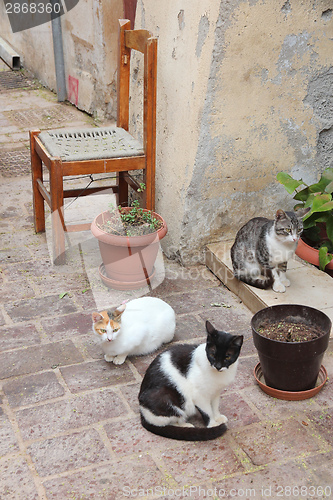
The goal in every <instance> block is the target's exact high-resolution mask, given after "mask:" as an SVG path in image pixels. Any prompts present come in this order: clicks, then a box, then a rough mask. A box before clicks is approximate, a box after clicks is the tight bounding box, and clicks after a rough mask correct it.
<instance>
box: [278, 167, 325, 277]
mask: <svg viewBox="0 0 333 500" xmlns="http://www.w3.org/2000/svg"><path fill="white" fill-rule="evenodd" d="M276 178H277V180H278V181H279V182H280V183H281V184H282V185H283V186H284V187H285V189H286V190H287V192H288V193H289V194H293V199H294V200H296V201H297V202H298V203H297V204H296V205H295V207H294V208H295V210H297V209H298V208H301V207H303V208H310V210H309V212H308V213H307V214H306V215H305V216H304V218H303V225H304V231H303V235H304V236H305V238H306V240H309V242H310V243H311V244H312V246H314V247H316V248H318V250H319V267H320V269H321V270H324V269H325V267H326V266H327V264H329V263H330V262H331V260H332V258H333V255H332V252H333V199H332V193H333V168H331V167H329V168H326V170H324V172H323V173H322V174H321V177H320V179H319V181H318V182H316V183H314V184H310V185H308V184H307V183H306V182H304V181H303V180H302V179H300V180H297V179H294V178H293V177H291V175H289V174H287V173H286V172H279V173H278V175H277V177H276ZM322 228H324V229H325V230H324V236H323V235H322V233H323V231H322Z"/></svg>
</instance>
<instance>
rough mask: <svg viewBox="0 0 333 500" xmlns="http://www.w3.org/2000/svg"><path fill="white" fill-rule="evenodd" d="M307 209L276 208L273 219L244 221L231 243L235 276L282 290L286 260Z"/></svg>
mask: <svg viewBox="0 0 333 500" xmlns="http://www.w3.org/2000/svg"><path fill="white" fill-rule="evenodd" d="M308 210H309V209H308V208H307V209H302V210H298V211H297V212H284V211H283V210H278V211H277V212H276V215H275V219H274V220H270V219H266V218H265V217H255V218H254V219H251V220H250V221H249V222H247V223H246V224H245V225H244V226H243V227H242V228H241V229H240V230H239V231H238V233H237V235H236V238H235V242H234V244H233V246H232V247H231V260H232V265H233V269H234V275H235V277H236V278H238V279H239V280H241V281H244V283H247V284H248V285H253V286H256V287H257V288H264V289H265V288H269V287H270V286H272V288H273V290H274V291H275V292H285V291H286V287H287V286H290V281H289V280H288V279H287V277H286V274H285V273H286V270H287V262H288V260H289V259H291V258H292V257H293V256H294V254H295V250H296V247H297V243H298V240H299V237H300V235H301V233H302V231H303V221H302V217H304V215H305V214H306V213H307V212H308Z"/></svg>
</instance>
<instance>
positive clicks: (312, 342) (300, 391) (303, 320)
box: [251, 304, 332, 400]
mask: <svg viewBox="0 0 333 500" xmlns="http://www.w3.org/2000/svg"><path fill="white" fill-rule="evenodd" d="M251 327H252V336H253V342H254V345H255V347H256V349H257V351H258V355H259V361H260V364H258V365H257V366H256V368H255V376H256V378H257V381H258V382H260V376H261V374H262V375H263V377H264V380H265V383H262V382H261V383H259V385H260V387H261V388H262V389H263V390H264V391H265V392H267V393H268V394H270V395H271V396H275V397H278V398H279V399H289V400H296V399H306V398H308V397H311V396H313V395H315V394H316V393H317V392H318V391H319V390H320V389H321V387H322V386H323V385H324V383H325V382H326V379H327V372H326V370H325V368H324V367H323V366H322V364H321V363H322V360H323V356H324V352H325V351H326V349H327V347H328V342H329V337H330V332H331V327H332V323H331V320H330V318H329V317H328V316H327V315H326V314H325V313H323V312H322V311H319V310H318V309H314V308H312V307H308V306H303V305H297V304H280V305H275V306H271V307H266V308H264V309H261V310H260V311H258V312H257V313H256V314H255V315H254V316H253V318H252V321H251ZM318 382H319V384H318Z"/></svg>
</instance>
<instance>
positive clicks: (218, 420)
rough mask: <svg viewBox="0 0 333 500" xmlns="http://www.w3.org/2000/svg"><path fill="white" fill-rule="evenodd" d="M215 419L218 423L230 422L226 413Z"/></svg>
mask: <svg viewBox="0 0 333 500" xmlns="http://www.w3.org/2000/svg"><path fill="white" fill-rule="evenodd" d="M215 420H216V422H217V424H218V425H221V424H226V423H227V422H228V419H227V417H226V416H225V415H219V416H218V417H217V418H216V419H215Z"/></svg>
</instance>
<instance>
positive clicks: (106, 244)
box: [91, 200, 167, 290]
mask: <svg viewBox="0 0 333 500" xmlns="http://www.w3.org/2000/svg"><path fill="white" fill-rule="evenodd" d="M91 232H92V234H93V235H94V236H95V238H97V240H98V243H99V249H100V253H101V257H102V264H101V265H100V267H99V274H100V277H101V279H102V281H103V283H104V284H105V285H107V286H108V287H111V288H115V289H118V290H132V289H136V288H140V287H142V286H145V285H147V284H148V285H150V280H151V279H152V277H153V275H154V263H155V260H156V257H157V253H158V249H159V242H160V240H161V239H162V238H163V237H164V236H165V235H166V233H167V225H166V222H165V221H164V219H163V218H162V217H161V216H160V215H158V214H157V213H155V212H152V211H151V210H147V209H145V208H141V207H140V204H139V201H138V200H135V201H134V202H133V204H132V206H131V207H121V206H119V207H118V208H116V207H112V206H111V207H110V209H109V210H107V211H105V212H102V213H100V214H99V215H98V216H97V217H96V218H95V219H94V221H93V222H92V224H91Z"/></svg>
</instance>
